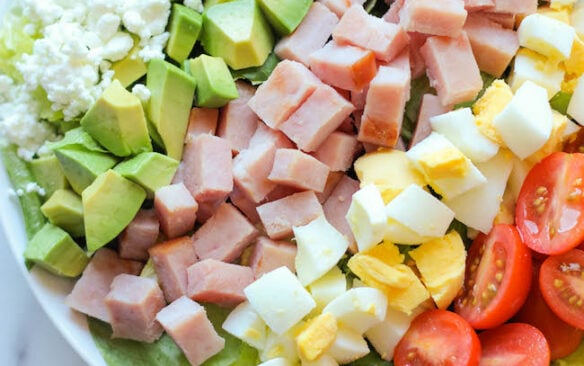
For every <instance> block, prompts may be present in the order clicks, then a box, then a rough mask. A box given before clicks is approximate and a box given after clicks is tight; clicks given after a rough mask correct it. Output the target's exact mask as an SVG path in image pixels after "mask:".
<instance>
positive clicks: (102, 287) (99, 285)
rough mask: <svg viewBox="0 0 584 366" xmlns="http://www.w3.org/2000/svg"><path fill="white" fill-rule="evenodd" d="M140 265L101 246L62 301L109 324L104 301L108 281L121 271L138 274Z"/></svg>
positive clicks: (108, 285) (107, 289)
mask: <svg viewBox="0 0 584 366" xmlns="http://www.w3.org/2000/svg"><path fill="white" fill-rule="evenodd" d="M142 267H143V264H142V263H140V262H136V261H131V260H127V259H121V258H120V257H118V254H117V253H116V252H115V251H113V250H111V249H109V248H101V249H99V250H98V251H96V252H95V253H94V254H93V257H92V258H91V261H90V262H89V264H88V265H87V267H85V269H84V270H83V274H82V275H81V278H79V280H77V282H76V283H75V286H74V287H73V290H72V291H71V293H70V294H69V295H68V296H67V297H66V299H65V303H66V304H67V305H68V306H69V307H71V308H72V309H75V310H77V311H80V312H82V313H84V314H87V315H89V316H91V317H94V318H97V319H100V320H103V321H104V322H107V323H109V322H110V315H109V312H108V310H107V307H106V306H105V301H104V300H105V297H106V296H107V294H108V293H109V292H110V286H111V283H112V281H113V280H114V278H115V277H116V276H117V275H119V274H122V273H128V274H134V275H135V274H138V273H140V270H141V269H142Z"/></svg>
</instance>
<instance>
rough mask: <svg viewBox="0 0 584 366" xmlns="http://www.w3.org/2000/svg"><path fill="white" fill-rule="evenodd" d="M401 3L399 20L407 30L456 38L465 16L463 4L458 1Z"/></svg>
mask: <svg viewBox="0 0 584 366" xmlns="http://www.w3.org/2000/svg"><path fill="white" fill-rule="evenodd" d="M398 3H399V1H398ZM402 4H403V5H402V7H401V9H400V10H399V17H400V18H399V20H400V24H402V26H403V27H404V29H405V30H406V31H408V32H419V33H425V34H432V35H437V36H448V37H452V38H456V37H458V36H459V35H460V33H461V31H462V26H463V25H464V21H465V20H466V16H467V12H466V10H465V9H464V5H465V4H464V3H461V2H460V1H452V0H448V1H445V2H443V3H441V4H437V3H435V2H433V1H430V0H423V1H402Z"/></svg>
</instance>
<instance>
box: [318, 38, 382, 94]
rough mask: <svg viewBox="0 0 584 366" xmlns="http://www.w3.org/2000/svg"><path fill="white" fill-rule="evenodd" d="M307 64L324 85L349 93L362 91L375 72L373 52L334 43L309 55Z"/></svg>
mask: <svg viewBox="0 0 584 366" xmlns="http://www.w3.org/2000/svg"><path fill="white" fill-rule="evenodd" d="M309 64H310V69H311V70H312V72H313V73H314V74H316V76H318V77H319V78H320V79H321V80H322V81H324V82H325V83H327V84H329V85H332V86H335V87H338V88H341V89H346V90H351V91H353V90H361V89H363V88H364V87H365V86H367V85H368V84H369V82H370V81H371V79H373V77H374V76H375V73H376V72H377V63H376V61H375V54H374V53H373V52H371V51H369V50H364V49H362V48H359V47H355V46H351V45H339V44H337V43H336V42H334V41H330V42H328V43H327V44H326V45H324V47H323V48H321V49H319V50H317V51H315V52H313V53H311V54H310V57H309Z"/></svg>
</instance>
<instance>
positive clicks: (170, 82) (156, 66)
mask: <svg viewBox="0 0 584 366" xmlns="http://www.w3.org/2000/svg"><path fill="white" fill-rule="evenodd" d="M195 86H196V82H195V78H194V77H192V76H191V75H189V74H187V73H186V72H184V71H183V70H181V69H179V68H178V67H176V66H174V65H172V64H170V63H168V62H166V61H164V60H160V59H153V60H150V62H149V63H148V73H147V74H146V87H147V88H148V89H149V90H150V93H151V95H150V99H149V100H148V104H147V106H146V113H147V115H148V118H149V119H150V122H151V123H152V126H151V128H153V129H154V130H155V133H154V135H155V136H157V137H158V138H159V139H160V143H162V145H163V147H164V149H165V150H166V154H167V155H168V156H170V157H171V158H173V159H176V160H180V159H181V157H182V151H183V145H184V140H185V135H186V133H187V126H188V124H189V115H190V113H191V108H192V106H193V98H194V96H195Z"/></svg>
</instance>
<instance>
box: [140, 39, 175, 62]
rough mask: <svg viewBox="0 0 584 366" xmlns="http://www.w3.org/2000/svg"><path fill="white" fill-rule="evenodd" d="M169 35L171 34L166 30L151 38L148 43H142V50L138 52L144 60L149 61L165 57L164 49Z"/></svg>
mask: <svg viewBox="0 0 584 366" xmlns="http://www.w3.org/2000/svg"><path fill="white" fill-rule="evenodd" d="M169 36H170V34H169V33H168V32H165V33H162V34H159V35H157V36H154V37H152V38H150V39H149V40H148V42H146V44H143V45H142V46H143V47H142V50H140V52H138V56H140V58H141V59H142V60H144V62H148V61H150V60H152V59H155V58H164V52H163V49H164V46H165V45H166V41H168V37H169Z"/></svg>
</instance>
